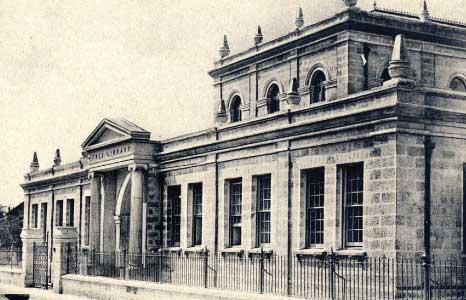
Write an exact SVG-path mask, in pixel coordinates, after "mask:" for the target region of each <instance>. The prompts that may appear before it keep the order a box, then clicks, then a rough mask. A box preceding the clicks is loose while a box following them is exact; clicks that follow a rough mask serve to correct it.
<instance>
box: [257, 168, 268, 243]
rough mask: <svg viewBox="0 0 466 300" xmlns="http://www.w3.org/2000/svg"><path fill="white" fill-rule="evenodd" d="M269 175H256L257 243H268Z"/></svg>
mask: <svg viewBox="0 0 466 300" xmlns="http://www.w3.org/2000/svg"><path fill="white" fill-rule="evenodd" d="M270 179H271V178H270V175H265V176H259V177H257V244H258V246H260V245H262V244H269V243H270V228H271V224H270V208H271V197H270V196H271V191H270V190H271V184H270V181H271V180H270Z"/></svg>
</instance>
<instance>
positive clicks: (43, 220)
mask: <svg viewBox="0 0 466 300" xmlns="http://www.w3.org/2000/svg"><path fill="white" fill-rule="evenodd" d="M40 220H41V221H40V222H41V225H40V226H41V228H42V238H43V240H44V241H45V240H46V234H47V203H41V204H40Z"/></svg>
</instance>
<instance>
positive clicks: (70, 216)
mask: <svg viewBox="0 0 466 300" xmlns="http://www.w3.org/2000/svg"><path fill="white" fill-rule="evenodd" d="M66 226H74V199H68V200H66Z"/></svg>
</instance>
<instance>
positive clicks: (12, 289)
mask: <svg viewBox="0 0 466 300" xmlns="http://www.w3.org/2000/svg"><path fill="white" fill-rule="evenodd" d="M12 294H14V295H29V298H26V297H21V296H16V297H15V296H13V297H12V296H10V295H12ZM6 299H9V300H22V299H30V300H91V298H86V297H78V296H72V295H63V294H56V293H54V292H53V291H52V290H45V289H39V288H24V287H18V286H14V285H5V284H0V300H6Z"/></svg>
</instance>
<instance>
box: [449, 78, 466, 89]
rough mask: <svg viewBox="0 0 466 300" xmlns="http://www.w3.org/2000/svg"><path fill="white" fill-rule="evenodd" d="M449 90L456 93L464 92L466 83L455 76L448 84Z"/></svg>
mask: <svg viewBox="0 0 466 300" xmlns="http://www.w3.org/2000/svg"><path fill="white" fill-rule="evenodd" d="M450 89H452V90H454V91H457V92H466V82H465V80H464V79H463V78H461V77H460V76H455V77H454V78H453V79H452V81H451V82H450Z"/></svg>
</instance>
